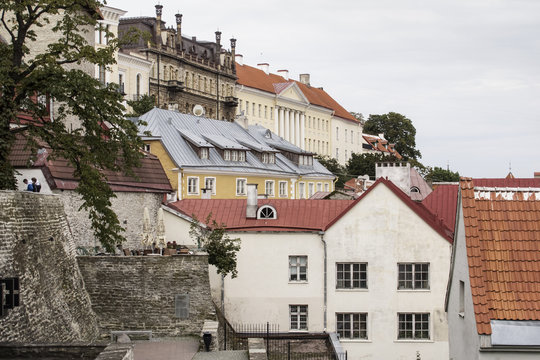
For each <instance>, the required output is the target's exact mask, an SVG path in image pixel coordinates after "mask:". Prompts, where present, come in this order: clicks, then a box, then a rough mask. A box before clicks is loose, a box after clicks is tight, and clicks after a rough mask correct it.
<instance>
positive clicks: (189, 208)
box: [167, 199, 353, 231]
mask: <svg viewBox="0 0 540 360" xmlns="http://www.w3.org/2000/svg"><path fill="white" fill-rule="evenodd" d="M352 202H353V200H320V201H315V200H286V199H283V200H280V199H276V200H271V199H264V200H263V199H259V201H258V205H259V206H263V205H271V206H273V207H274V208H275V209H276V211H277V214H278V218H277V219H275V220H270V219H247V218H246V203H247V202H246V200H245V199H211V200H199V199H187V200H180V201H176V202H173V203H169V204H168V205H167V206H169V207H170V208H171V209H174V210H177V211H180V212H182V213H183V214H185V215H188V216H193V215H195V216H196V217H197V219H199V221H204V220H205V219H206V217H207V216H208V214H209V213H212V218H213V219H215V220H216V222H217V223H218V224H224V225H225V227H226V228H227V229H229V230H237V231H323V230H324V229H325V228H326V226H327V224H328V223H329V222H330V221H331V220H332V219H334V218H335V217H336V216H338V215H339V214H340V213H342V212H343V210H344V209H346V208H347V207H348V206H349V205H350V204H352Z"/></svg>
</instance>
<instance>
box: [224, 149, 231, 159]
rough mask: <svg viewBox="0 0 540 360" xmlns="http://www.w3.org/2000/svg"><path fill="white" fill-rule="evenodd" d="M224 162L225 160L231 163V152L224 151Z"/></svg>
mask: <svg viewBox="0 0 540 360" xmlns="http://www.w3.org/2000/svg"><path fill="white" fill-rule="evenodd" d="M223 160H225V161H230V160H231V150H225V151H223Z"/></svg>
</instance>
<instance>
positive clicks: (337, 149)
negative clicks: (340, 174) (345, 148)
mask: <svg viewBox="0 0 540 360" xmlns="http://www.w3.org/2000/svg"><path fill="white" fill-rule="evenodd" d="M336 160H339V148H336Z"/></svg>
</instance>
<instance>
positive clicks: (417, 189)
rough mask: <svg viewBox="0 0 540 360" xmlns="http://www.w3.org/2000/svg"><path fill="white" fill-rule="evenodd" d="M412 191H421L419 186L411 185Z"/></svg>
mask: <svg viewBox="0 0 540 360" xmlns="http://www.w3.org/2000/svg"><path fill="white" fill-rule="evenodd" d="M411 193H420V189H419V188H418V187H417V186H413V187H411Z"/></svg>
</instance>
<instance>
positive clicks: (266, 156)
mask: <svg viewBox="0 0 540 360" xmlns="http://www.w3.org/2000/svg"><path fill="white" fill-rule="evenodd" d="M262 162H263V163H265V164H275V163H276V156H275V155H274V154H272V153H263V154H262Z"/></svg>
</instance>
